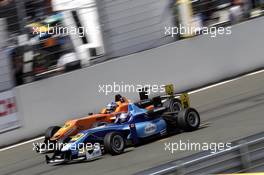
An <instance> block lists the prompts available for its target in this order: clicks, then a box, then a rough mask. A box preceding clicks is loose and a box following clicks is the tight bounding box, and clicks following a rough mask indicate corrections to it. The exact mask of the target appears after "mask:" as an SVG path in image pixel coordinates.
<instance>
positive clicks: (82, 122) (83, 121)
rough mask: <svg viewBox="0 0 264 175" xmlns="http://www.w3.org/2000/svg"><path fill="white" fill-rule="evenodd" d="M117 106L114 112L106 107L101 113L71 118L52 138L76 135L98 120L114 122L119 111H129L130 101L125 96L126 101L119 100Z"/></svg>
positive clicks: (54, 139)
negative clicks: (110, 111)
mask: <svg viewBox="0 0 264 175" xmlns="http://www.w3.org/2000/svg"><path fill="white" fill-rule="evenodd" d="M116 103H117V107H116V109H115V111H114V112H112V113H109V112H108V111H107V109H106V108H103V109H102V110H101V113H99V114H93V115H89V116H86V117H83V118H80V119H75V120H69V121H67V122H66V123H65V124H64V126H63V127H62V128H61V129H59V130H58V131H57V132H56V133H55V134H54V135H53V137H52V138H51V139H50V140H51V141H58V140H64V139H66V138H68V137H70V136H74V135H76V134H77V133H78V132H79V131H81V130H86V129H89V128H91V127H93V125H94V123H97V122H108V123H111V122H114V121H115V119H116V117H115V116H116V115H117V114H118V113H122V112H127V111H128V104H129V101H128V100H127V99H126V98H124V101H123V102H121V101H118V102H116Z"/></svg>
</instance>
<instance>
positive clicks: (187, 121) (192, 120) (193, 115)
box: [177, 108, 200, 131]
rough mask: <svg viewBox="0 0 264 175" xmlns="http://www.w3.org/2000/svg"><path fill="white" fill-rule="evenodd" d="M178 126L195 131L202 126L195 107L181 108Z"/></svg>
mask: <svg viewBox="0 0 264 175" xmlns="http://www.w3.org/2000/svg"><path fill="white" fill-rule="evenodd" d="M177 124H178V127H179V128H180V129H182V130H184V131H194V130H197V129H198V128H199V126H200V115H199V113H198V112H197V111H196V110H195V109H194V108H187V109H184V110H181V111H180V112H179V114H178V117H177Z"/></svg>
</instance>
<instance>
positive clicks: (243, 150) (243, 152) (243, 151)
mask: <svg viewBox="0 0 264 175" xmlns="http://www.w3.org/2000/svg"><path fill="white" fill-rule="evenodd" d="M239 144H240V145H241V146H240V147H239V152H240V157H241V163H242V167H243V169H245V170H246V171H247V169H249V168H250V166H251V161H250V157H249V151H248V144H247V143H246V142H245V141H241V142H239Z"/></svg>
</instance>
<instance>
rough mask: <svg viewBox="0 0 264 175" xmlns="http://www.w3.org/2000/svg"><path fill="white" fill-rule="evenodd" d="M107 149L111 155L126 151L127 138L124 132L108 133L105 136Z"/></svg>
mask: <svg viewBox="0 0 264 175" xmlns="http://www.w3.org/2000/svg"><path fill="white" fill-rule="evenodd" d="M104 148H105V151H106V152H107V153H109V154H111V155H119V154H122V153H123V152H124V149H125V140H124V137H123V135H122V134H120V133H118V132H111V133H108V134H106V136H105V138H104Z"/></svg>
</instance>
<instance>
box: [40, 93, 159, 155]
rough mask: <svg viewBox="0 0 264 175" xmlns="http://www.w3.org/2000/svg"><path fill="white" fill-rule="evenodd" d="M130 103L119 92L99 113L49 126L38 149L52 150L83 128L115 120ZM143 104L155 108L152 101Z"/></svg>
mask: <svg viewBox="0 0 264 175" xmlns="http://www.w3.org/2000/svg"><path fill="white" fill-rule="evenodd" d="M128 104H129V100H128V99H127V98H125V97H123V96H121V95H120V94H118V95H116V96H115V102H112V103H110V104H108V105H107V106H106V108H103V109H102V110H101V112H100V113H99V114H90V115H88V116H86V117H83V118H80V119H73V120H69V121H66V122H65V124H64V126H63V127H59V126H51V127H49V128H48V129H47V130H46V132H45V139H44V143H42V144H41V145H36V144H35V147H36V151H37V152H40V153H45V152H47V151H48V150H49V151H51V150H53V149H54V143H58V142H59V143H65V142H67V141H68V140H70V139H71V136H74V135H76V134H77V133H78V132H79V131H81V130H87V129H89V128H93V127H98V126H100V125H103V124H105V123H111V122H114V121H115V119H116V115H117V114H119V113H122V112H127V111H128ZM141 106H142V107H144V108H146V109H148V110H151V109H153V108H154V106H153V105H152V104H150V103H145V104H143V103H142V104H141ZM55 146H58V145H55ZM50 147H52V148H50ZM56 148H58V147H56Z"/></svg>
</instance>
